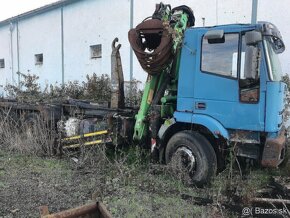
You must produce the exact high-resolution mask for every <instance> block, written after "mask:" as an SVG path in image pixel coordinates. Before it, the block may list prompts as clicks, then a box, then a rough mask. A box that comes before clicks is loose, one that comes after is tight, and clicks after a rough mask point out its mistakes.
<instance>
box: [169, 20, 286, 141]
mask: <svg viewBox="0 0 290 218" xmlns="http://www.w3.org/2000/svg"><path fill="white" fill-rule="evenodd" d="M258 28H259V25H239V24H236V25H224V26H218V27H209V28H191V29H188V30H187V31H186V32H185V38H184V44H183V48H182V53H181V63H180V69H179V85H178V97H177V112H175V113H174V118H175V119H176V120H177V122H185V123H192V124H200V125H203V126H205V127H207V128H208V129H209V130H210V131H211V132H212V133H213V134H214V135H215V137H217V134H216V132H219V133H220V134H221V135H222V136H223V137H224V138H226V139H229V133H228V132H229V131H230V130H246V131H256V132H268V133H277V132H278V131H279V130H280V129H281V126H282V115H281V111H282V110H283V108H284V103H283V100H284V90H285V89H286V87H285V84H283V83H281V82H272V81H270V79H269V75H268V67H267V62H266V58H265V51H264V49H261V52H262V59H261V65H260V89H259V101H258V102H255V103H245V102H241V101H240V96H239V94H240V88H239V79H238V78H239V76H238V78H229V77H223V76H220V75H216V74H212V73H208V72H202V71H201V59H202V57H201V50H202V38H203V35H204V34H205V33H206V32H207V31H208V30H210V29H222V30H224V32H225V33H241V32H246V31H250V30H255V29H258ZM259 46H260V47H261V48H262V47H263V44H262V43H260V45H259ZM238 72H239V70H238ZM200 104H201V105H203V106H204V107H201V108H199V107H198V105H200Z"/></svg>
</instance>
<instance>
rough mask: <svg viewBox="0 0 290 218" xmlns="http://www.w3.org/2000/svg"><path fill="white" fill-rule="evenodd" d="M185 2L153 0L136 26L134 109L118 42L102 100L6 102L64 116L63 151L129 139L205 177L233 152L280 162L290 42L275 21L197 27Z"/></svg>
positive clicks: (25, 111) (21, 110) (193, 176)
mask: <svg viewBox="0 0 290 218" xmlns="http://www.w3.org/2000/svg"><path fill="white" fill-rule="evenodd" d="M194 23H195V18H194V14H193V11H192V10H191V9H190V8H189V7H187V6H184V5H182V6H178V7H176V8H173V9H171V6H170V5H165V4H163V3H160V4H157V5H156V10H155V12H154V13H153V15H152V16H151V17H149V18H146V19H145V20H144V21H143V22H141V23H140V24H139V25H137V26H136V27H135V28H133V29H131V30H130V31H129V33H128V38H129V42H130V44H131V46H132V49H133V51H134V52H135V54H136V56H137V59H138V61H139V62H140V65H141V66H142V68H143V69H144V71H145V72H146V73H148V78H147V81H146V83H145V88H144V93H143V96H142V100H141V103H140V106H139V107H138V108H137V110H134V108H132V107H131V108H128V107H125V104H124V87H123V86H124V78H123V74H122V67H121V66H122V65H121V57H120V53H119V49H120V45H118V46H115V43H116V40H114V42H113V44H112V48H113V52H112V75H111V77H112V78H111V82H112V87H111V89H112V99H111V106H110V107H104V106H100V105H98V104H93V103H91V102H86V101H77V100H73V99H69V100H68V101H66V102H61V103H60V104H54V105H53V104H52V103H50V104H44V105H41V104H36V105H31V104H19V103H18V102H9V101H6V102H5V101H4V102H3V101H1V102H0V107H1V108H4V107H6V108H9V111H11V112H12V114H13V116H14V117H15V116H16V115H19V116H22V117H24V122H26V123H31V124H33V123H35V122H38V119H37V116H41V117H44V118H46V119H47V120H53V121H54V123H58V124H59V125H57V126H58V127H59V129H60V130H59V132H61V133H62V134H60V135H61V139H60V140H61V142H62V148H63V149H75V148H77V147H80V146H91V145H95V144H100V143H114V144H124V143H127V144H128V143H129V144H131V143H132V142H134V143H136V144H138V145H141V146H143V147H146V148H148V149H150V150H151V153H152V158H153V160H154V161H158V162H159V163H165V164H169V163H173V160H175V159H176V160H178V161H179V162H178V163H180V164H181V166H182V167H183V168H184V170H185V171H186V174H187V175H188V176H189V178H190V180H191V181H192V182H193V183H194V184H196V185H203V184H206V183H208V182H210V180H211V179H212V178H213V177H214V176H215V175H216V173H217V172H218V171H221V170H222V169H224V168H225V166H226V164H227V160H228V156H229V155H231V154H234V155H236V156H237V157H238V158H239V159H240V160H241V161H242V160H246V161H248V160H250V161H252V162H253V161H254V162H256V163H258V164H260V165H261V166H262V167H272V168H276V167H278V166H279V165H280V164H281V163H282V162H283V161H284V159H285V156H286V131H285V127H284V123H283V120H284V119H283V117H284V116H285V105H286V101H285V100H286V92H287V86H286V84H285V83H283V82H282V81H281V78H282V70H281V66H280V63H279V58H278V56H279V54H280V53H282V52H283V51H284V50H285V45H284V43H283V40H282V37H281V34H280V32H279V30H278V29H277V27H276V26H275V25H273V24H271V23H269V22H260V23H257V24H231V25H221V26H212V27H194Z"/></svg>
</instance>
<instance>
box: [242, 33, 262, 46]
mask: <svg viewBox="0 0 290 218" xmlns="http://www.w3.org/2000/svg"><path fill="white" fill-rule="evenodd" d="M245 41H246V44H247V45H257V44H258V43H259V42H261V41H262V33H261V32H258V31H256V30H253V31H250V32H246V34H245Z"/></svg>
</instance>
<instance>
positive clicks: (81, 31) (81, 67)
mask: <svg viewBox="0 0 290 218" xmlns="http://www.w3.org/2000/svg"><path fill="white" fill-rule="evenodd" d="M85 2H86V3H82V2H79V3H76V4H71V5H70V6H68V7H66V8H65V10H64V50H65V81H68V80H84V79H85V76H86V75H87V74H92V73H97V74H109V75H110V73H111V51H112V49H111V43H112V41H113V39H114V38H115V37H118V38H119V42H120V43H121V44H122V45H123V46H122V48H121V55H122V58H123V68H124V72H129V44H128V40H127V31H128V29H129V14H128V11H129V6H130V4H129V1H127V0H110V1H108V0H97V1H96V0H86V1H85ZM120 6H122V7H120ZM112 10H113V11H114V12H113V13H111V11H112ZM96 44H102V58H97V59H91V58H90V46H91V45H96ZM125 75H126V76H127V77H126V78H127V79H129V78H128V75H129V74H128V73H126V74H125Z"/></svg>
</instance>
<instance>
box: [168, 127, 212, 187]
mask: <svg viewBox="0 0 290 218" xmlns="http://www.w3.org/2000/svg"><path fill="white" fill-rule="evenodd" d="M165 160H166V164H170V166H172V168H173V170H175V169H176V170H177V171H178V172H181V171H182V172H184V174H183V176H182V179H183V180H184V181H185V182H186V183H190V184H192V183H193V184H195V185H197V186H202V185H205V184H207V183H209V182H210V180H211V179H212V178H213V177H214V176H215V174H216V169H217V158H216V154H215V151H214V149H213V147H212V146H211V144H210V143H209V142H208V140H207V139H206V138H205V137H204V136H203V135H201V134H199V133H198V132H193V131H182V132H179V133H177V134H175V135H174V136H172V138H171V139H170V140H169V142H168V144H167V147H166V152H165ZM180 167H181V168H180ZM174 174H175V175H177V174H176V172H174Z"/></svg>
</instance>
